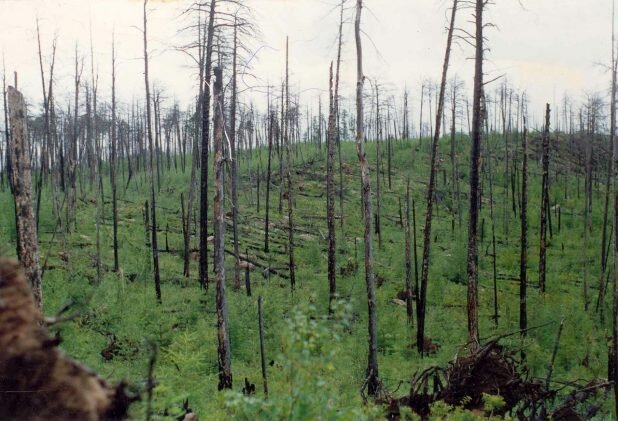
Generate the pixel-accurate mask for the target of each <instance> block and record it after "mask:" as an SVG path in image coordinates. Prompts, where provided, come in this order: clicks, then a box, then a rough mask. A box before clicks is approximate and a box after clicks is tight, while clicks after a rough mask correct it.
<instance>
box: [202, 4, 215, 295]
mask: <svg viewBox="0 0 618 421" xmlns="http://www.w3.org/2000/svg"><path fill="white" fill-rule="evenodd" d="M216 4H217V2H216V0H211V1H210V12H209V16H208V29H207V31H206V39H207V40H206V46H205V48H206V51H205V53H204V57H203V60H204V63H203V66H204V73H203V76H204V80H203V85H204V87H203V94H202V98H201V100H202V104H201V107H202V110H201V111H202V145H201V148H202V150H201V167H200V245H199V249H200V271H199V272H200V285H201V286H202V288H204V289H208V140H209V134H210V126H209V124H210V73H211V68H212V44H213V37H214V26H215V6H216ZM200 83H202V82H200Z"/></svg>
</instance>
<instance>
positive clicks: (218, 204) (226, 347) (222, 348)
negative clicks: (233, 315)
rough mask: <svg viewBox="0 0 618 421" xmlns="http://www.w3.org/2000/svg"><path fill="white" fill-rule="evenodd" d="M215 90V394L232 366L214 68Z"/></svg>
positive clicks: (219, 98)
mask: <svg viewBox="0 0 618 421" xmlns="http://www.w3.org/2000/svg"><path fill="white" fill-rule="evenodd" d="M214 73H215V86H214V90H213V96H214V107H215V110H214V112H215V118H214V124H213V131H214V153H215V161H214V172H215V194H214V218H215V230H214V233H215V239H214V241H215V245H214V248H215V281H216V283H217V294H216V300H217V303H216V306H217V339H218V341H219V346H218V348H217V349H218V355H219V390H222V389H231V388H232V362H231V354H230V337H229V334H228V318H227V302H226V298H225V210H224V209H223V205H224V198H223V190H224V187H223V186H224V180H223V165H224V161H225V158H224V157H223V127H224V126H223V125H224V123H223V80H222V79H223V75H222V69H221V68H220V67H215V69H214Z"/></svg>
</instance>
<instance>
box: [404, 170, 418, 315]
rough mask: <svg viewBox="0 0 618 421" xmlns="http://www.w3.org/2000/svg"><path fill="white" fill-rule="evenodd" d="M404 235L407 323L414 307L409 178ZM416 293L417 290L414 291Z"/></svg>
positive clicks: (408, 182)
mask: <svg viewBox="0 0 618 421" xmlns="http://www.w3.org/2000/svg"><path fill="white" fill-rule="evenodd" d="M404 236H405V243H406V246H405V247H406V312H407V314H408V324H410V325H412V324H413V323H414V309H413V307H412V256H411V250H410V178H408V179H407V182H406V211H405V228H404ZM416 293H417V294H418V291H416Z"/></svg>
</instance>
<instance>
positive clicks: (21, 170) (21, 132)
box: [8, 86, 43, 308]
mask: <svg viewBox="0 0 618 421" xmlns="http://www.w3.org/2000/svg"><path fill="white" fill-rule="evenodd" d="M8 112H9V124H10V127H11V136H10V138H9V155H10V158H11V163H12V165H11V179H12V183H13V195H14V199H15V215H16V218H15V222H16V225H17V226H16V231H17V236H18V238H17V257H18V258H19V261H20V263H21V265H22V266H23V268H24V272H25V274H26V279H27V280H28V283H29V284H30V287H31V288H32V293H33V295H34V301H35V303H36V305H37V306H38V307H39V308H41V307H42V305H43V292H42V289H41V271H40V268H39V244H38V240H37V231H36V221H35V218H34V210H33V209H32V173H31V168H32V166H31V162H30V139H29V137H28V126H27V117H26V104H25V102H24V96H23V95H22V94H21V92H19V91H18V90H17V89H16V88H14V87H12V86H9V90H8Z"/></svg>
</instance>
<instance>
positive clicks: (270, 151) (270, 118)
mask: <svg viewBox="0 0 618 421" xmlns="http://www.w3.org/2000/svg"><path fill="white" fill-rule="evenodd" d="M269 92H270V91H269ZM268 108H269V115H268V167H267V170H266V218H265V219H264V252H266V253H268V251H269V245H268V240H269V230H270V176H271V164H272V155H273V130H274V120H275V113H274V111H270V95H269V99H268ZM259 177H260V175H259V174H258V176H257V179H258V182H259V179H260V178H259ZM258 200H259V194H258Z"/></svg>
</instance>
